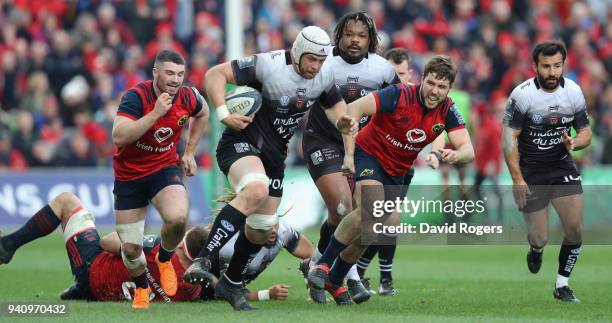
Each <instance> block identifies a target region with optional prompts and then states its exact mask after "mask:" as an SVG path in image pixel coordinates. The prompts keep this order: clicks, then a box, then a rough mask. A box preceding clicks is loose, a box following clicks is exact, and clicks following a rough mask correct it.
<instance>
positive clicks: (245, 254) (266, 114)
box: [185, 26, 357, 310]
mask: <svg viewBox="0 0 612 323" xmlns="http://www.w3.org/2000/svg"><path fill="white" fill-rule="evenodd" d="M330 51H331V46H330V39H329V36H328V35H327V33H325V31H323V30H322V29H321V28H319V27H315V26H309V27H305V28H304V29H302V30H301V31H300V33H299V34H298V36H297V37H296V39H295V41H294V43H293V47H292V49H291V51H285V50H278V51H273V52H269V53H262V54H256V55H253V56H250V57H246V58H242V59H239V60H234V61H231V62H227V63H223V64H220V65H217V66H215V67H213V68H211V69H210V70H209V71H208V73H207V75H206V91H207V93H208V95H209V97H210V99H211V101H212V103H213V104H214V105H215V106H216V107H217V109H216V111H217V117H218V119H219V120H220V121H221V122H222V123H223V124H225V125H226V126H227V127H228V128H227V129H226V130H225V132H224V133H223V136H222V137H221V140H220V142H219V145H218V148H217V161H218V163H219V168H221V170H222V171H223V172H224V174H226V175H227V178H228V180H229V182H230V184H231V185H232V187H234V190H235V191H236V193H237V196H236V198H234V199H233V200H232V201H231V202H230V203H228V204H227V205H226V206H225V207H224V208H223V209H222V210H221V211H220V212H219V215H218V216H217V217H216V219H215V222H214V224H213V228H212V230H211V232H212V234H211V235H210V237H209V239H208V241H207V243H206V246H205V247H204V248H203V249H202V251H201V252H200V253H199V254H198V258H196V259H195V260H194V263H193V265H192V266H191V267H190V268H188V269H187V272H186V274H185V278H186V280H188V281H190V282H194V283H196V282H198V283H202V284H206V283H209V282H210V280H211V279H212V277H213V276H212V274H211V273H210V270H211V268H210V259H209V258H210V255H211V254H214V253H216V252H218V250H219V249H220V248H221V247H223V246H224V245H225V244H226V243H227V241H228V240H229V238H231V236H232V235H233V234H234V233H236V232H238V231H240V235H239V236H238V238H237V240H236V250H235V253H234V255H233V257H232V261H231V262H230V265H229V267H228V269H227V271H226V272H225V274H224V275H223V276H222V277H221V279H220V280H219V283H218V284H217V286H216V288H215V292H216V294H217V296H218V297H219V298H222V299H226V300H227V301H228V302H229V303H230V304H231V305H232V307H233V308H234V309H236V310H250V309H252V307H251V306H250V305H249V303H248V301H247V300H246V298H245V297H244V295H243V293H242V281H243V279H242V278H243V275H242V273H243V270H244V268H245V267H246V266H247V264H248V262H249V261H250V260H251V259H252V258H253V257H254V256H255V255H256V254H257V252H258V251H259V250H260V249H261V247H262V245H264V244H265V242H266V240H267V239H268V237H267V236H268V233H269V232H270V230H271V229H272V227H273V225H274V224H275V223H276V221H277V219H276V217H277V215H276V210H277V208H278V205H279V203H280V198H281V196H282V191H283V177H284V168H285V164H284V161H285V159H286V156H287V144H288V142H289V139H290V138H291V136H292V135H293V132H294V130H295V128H296V127H297V126H298V123H299V121H300V119H301V118H302V116H304V114H306V112H307V111H308V110H309V109H310V107H311V106H312V105H313V104H314V103H315V102H316V101H319V103H320V104H321V105H322V106H323V107H325V108H326V110H325V113H326V115H327V117H328V118H329V121H330V122H331V123H332V124H333V125H335V126H336V127H337V128H338V129H340V130H341V131H342V132H343V133H345V134H347V135H349V134H353V133H354V132H355V131H356V130H357V123H356V122H355V121H354V120H353V119H351V118H350V117H349V116H348V115H347V111H346V103H345V102H344V100H343V99H342V96H341V95H340V93H339V91H338V89H337V88H336V86H335V85H334V80H333V74H332V71H331V70H330V69H326V68H324V67H323V68H322V66H323V62H324V61H325V59H326V58H327V56H328V55H329V53H330ZM227 83H235V84H237V85H247V86H250V87H253V88H256V89H257V90H259V91H260V92H261V94H262V98H263V103H262V107H261V109H260V111H259V112H258V113H257V114H256V115H255V116H254V117H247V116H243V115H236V114H229V112H228V111H227V107H226V106H225V96H226V85H227ZM245 223H246V224H245ZM242 228H244V230H241V229H242Z"/></svg>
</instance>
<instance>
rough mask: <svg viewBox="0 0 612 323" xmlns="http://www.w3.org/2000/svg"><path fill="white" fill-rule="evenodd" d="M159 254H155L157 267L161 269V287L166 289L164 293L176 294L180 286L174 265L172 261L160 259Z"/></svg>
mask: <svg viewBox="0 0 612 323" xmlns="http://www.w3.org/2000/svg"><path fill="white" fill-rule="evenodd" d="M158 258H159V254H157V255H156V256H155V263H156V264H157V268H158V269H159V280H160V283H161V287H162V289H163V290H164V293H166V295H168V296H174V295H176V290H177V286H178V282H177V279H176V272H175V271H174V266H172V261H170V260H168V261H166V262H161V261H159V259H158Z"/></svg>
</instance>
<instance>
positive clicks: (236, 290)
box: [215, 275, 257, 311]
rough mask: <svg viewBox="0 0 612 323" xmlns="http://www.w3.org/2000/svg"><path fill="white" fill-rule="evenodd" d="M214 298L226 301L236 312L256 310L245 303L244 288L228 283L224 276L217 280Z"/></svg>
mask: <svg viewBox="0 0 612 323" xmlns="http://www.w3.org/2000/svg"><path fill="white" fill-rule="evenodd" d="M215 297H216V298H217V299H223V300H226V301H227V302H228V303H230V305H232V307H233V308H234V310H236V311H252V310H256V309H257V308H256V307H253V306H251V304H249V302H248V301H247V299H246V297H245V291H244V288H243V287H242V286H236V285H234V284H232V283H230V282H229V281H228V280H227V278H226V277H225V275H223V277H222V278H221V279H219V281H218V282H217V286H215Z"/></svg>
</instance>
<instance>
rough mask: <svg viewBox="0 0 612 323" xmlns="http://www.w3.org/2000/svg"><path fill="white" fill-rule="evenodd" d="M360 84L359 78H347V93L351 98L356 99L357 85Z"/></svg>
mask: <svg viewBox="0 0 612 323" xmlns="http://www.w3.org/2000/svg"><path fill="white" fill-rule="evenodd" d="M358 83H359V76H349V77H347V78H346V84H347V86H346V92H347V94H348V96H349V98H353V97H355V95H356V94H357V90H358V89H357V85H356V84H358Z"/></svg>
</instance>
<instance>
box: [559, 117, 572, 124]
mask: <svg viewBox="0 0 612 323" xmlns="http://www.w3.org/2000/svg"><path fill="white" fill-rule="evenodd" d="M572 121H574V116H570V117H563V118H561V123H569V122H572Z"/></svg>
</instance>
